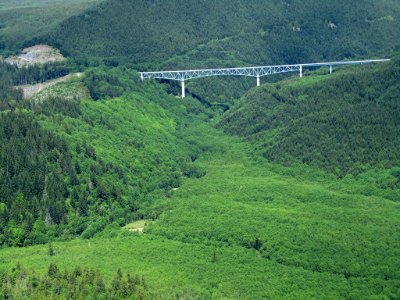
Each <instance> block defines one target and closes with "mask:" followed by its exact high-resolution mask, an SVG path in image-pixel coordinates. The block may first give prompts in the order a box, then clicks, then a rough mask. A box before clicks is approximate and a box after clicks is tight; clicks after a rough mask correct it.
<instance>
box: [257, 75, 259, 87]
mask: <svg viewBox="0 0 400 300" xmlns="http://www.w3.org/2000/svg"><path fill="white" fill-rule="evenodd" d="M257 86H260V75H258V76H257Z"/></svg>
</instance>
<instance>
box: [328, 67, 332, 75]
mask: <svg viewBox="0 0 400 300" xmlns="http://www.w3.org/2000/svg"><path fill="white" fill-rule="evenodd" d="M329 74H332V66H329Z"/></svg>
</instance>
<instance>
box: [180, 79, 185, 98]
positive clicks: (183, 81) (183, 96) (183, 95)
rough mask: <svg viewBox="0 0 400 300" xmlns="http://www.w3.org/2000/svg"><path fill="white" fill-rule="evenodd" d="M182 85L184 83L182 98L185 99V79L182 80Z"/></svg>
mask: <svg viewBox="0 0 400 300" xmlns="http://www.w3.org/2000/svg"><path fill="white" fill-rule="evenodd" d="M181 85H182V99H183V98H185V80H182V82H181Z"/></svg>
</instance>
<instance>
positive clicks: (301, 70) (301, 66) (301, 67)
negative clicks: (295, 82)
mask: <svg viewBox="0 0 400 300" xmlns="http://www.w3.org/2000/svg"><path fill="white" fill-rule="evenodd" d="M302 77H303V65H300V78H302Z"/></svg>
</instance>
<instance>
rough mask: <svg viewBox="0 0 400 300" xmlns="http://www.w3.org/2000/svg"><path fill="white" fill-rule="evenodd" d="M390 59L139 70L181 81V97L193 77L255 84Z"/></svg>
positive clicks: (154, 75)
mask: <svg viewBox="0 0 400 300" xmlns="http://www.w3.org/2000/svg"><path fill="white" fill-rule="evenodd" d="M385 61H390V59H374V60H358V61H340V62H323V63H310V64H296V65H278V66H260V67H244V68H223V69H202V70H183V71H160V72H141V73H140V77H141V79H142V80H143V79H147V78H155V79H169V80H178V81H181V82H182V98H184V97H185V81H186V80H189V79H194V78H202V77H211V76H250V77H256V78H257V86H258V85H260V77H262V76H267V75H273V74H280V73H288V72H300V77H302V76H303V70H304V68H305V67H324V66H328V67H329V68H330V73H332V67H333V66H343V65H361V64H369V63H377V62H385Z"/></svg>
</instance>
